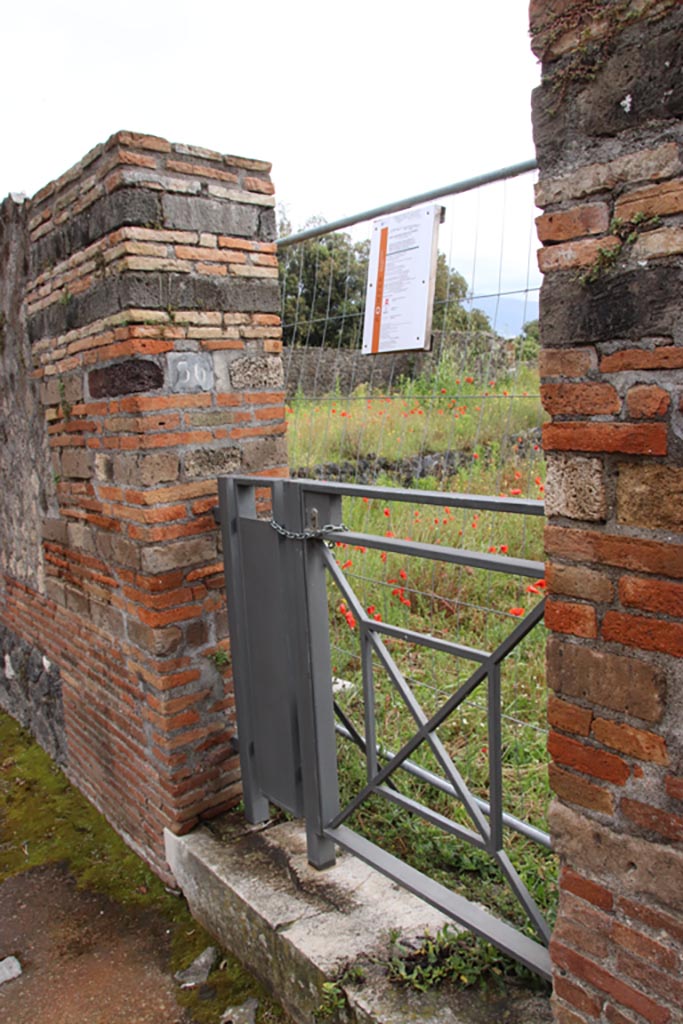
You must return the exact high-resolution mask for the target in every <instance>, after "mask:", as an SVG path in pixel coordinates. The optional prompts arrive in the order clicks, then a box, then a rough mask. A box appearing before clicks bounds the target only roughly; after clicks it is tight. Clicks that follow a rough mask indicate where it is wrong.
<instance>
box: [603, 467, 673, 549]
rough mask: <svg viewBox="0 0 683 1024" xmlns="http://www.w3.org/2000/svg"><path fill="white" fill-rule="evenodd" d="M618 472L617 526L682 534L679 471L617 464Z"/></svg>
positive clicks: (667, 468) (671, 468) (670, 468)
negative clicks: (638, 527)
mask: <svg viewBox="0 0 683 1024" xmlns="http://www.w3.org/2000/svg"><path fill="white" fill-rule="evenodd" d="M618 472H619V475H618V478H617V518H618V521H619V522H620V523H625V524H627V525H629V526H642V527H645V528H646V529H663V530H674V531H675V532H677V533H681V532H683V468H681V467H679V466H670V465H652V464H636V463H621V464H620V465H619V471H618Z"/></svg>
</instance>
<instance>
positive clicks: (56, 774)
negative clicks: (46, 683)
mask: <svg viewBox="0 0 683 1024" xmlns="http://www.w3.org/2000/svg"><path fill="white" fill-rule="evenodd" d="M55 863H64V864H66V865H67V866H68V868H69V871H70V872H71V874H72V875H73V876H74V878H75V879H76V882H77V884H78V886H79V887H80V888H84V889H90V890H93V891H95V892H98V893H102V894H103V895H105V896H108V897H109V898H110V899H112V900H114V901H115V902H116V903H118V904H120V905H122V906H124V907H131V908H132V907H144V908H147V909H148V910H153V911H156V912H158V913H160V914H163V915H164V917H165V918H166V919H167V920H168V922H169V928H170V930H171V955H170V961H169V964H168V968H169V971H170V972H174V971H177V970H180V969H182V968H185V967H187V966H188V965H189V964H190V963H191V962H192V961H193V960H194V958H195V957H196V956H198V955H199V953H201V952H202V950H203V949H205V948H206V947H207V946H210V945H215V942H214V940H213V939H212V938H211V936H210V935H209V934H208V933H207V932H206V931H204V929H203V928H202V927H201V926H200V925H199V924H197V922H196V921H194V919H193V918H192V916H191V915H190V913H189V910H188V909H187V904H186V903H185V900H184V899H182V898H179V897H178V896H174V895H172V894H171V893H169V892H168V891H167V890H166V888H165V887H164V885H163V883H162V882H161V881H160V880H159V879H158V878H157V877H156V875H154V874H153V872H152V871H151V870H150V869H149V868H148V867H147V865H146V864H145V863H144V862H143V861H142V860H140V858H139V857H137V856H136V854H134V853H133V852H132V851H131V850H130V849H129V848H128V847H127V846H126V844H125V843H124V842H123V840H122V839H121V838H120V837H119V836H118V835H117V834H116V832H114V830H113V829H112V828H111V827H110V826H109V825H108V824H107V822H106V821H105V819H104V818H103V817H102V815H101V814H99V813H98V812H97V811H96V810H95V809H94V807H92V806H91V804H89V803H88V801H87V800H85V798H84V797H83V796H82V795H81V794H80V793H79V792H78V791H77V790H76V789H75V788H74V787H73V786H72V785H70V783H69V782H68V780H67V778H66V776H65V775H64V773H63V772H62V771H60V769H59V768H58V767H57V766H56V765H55V764H54V763H53V762H52V761H51V760H50V758H49V757H48V755H47V754H46V753H45V752H44V751H43V750H42V749H41V748H40V747H39V746H38V745H37V744H36V743H34V742H33V740H32V739H31V737H30V736H29V734H28V733H27V732H25V731H24V730H23V729H21V728H20V727H19V726H18V725H17V724H16V722H14V721H13V719H11V718H10V717H9V716H7V715H5V714H2V713H0V884H1V883H2V882H3V881H5V880H6V879H7V878H10V877H11V876H12V875H17V874H19V873H21V872H23V871H27V870H29V869H30V868H35V867H40V866H42V865H45V864H55ZM249 996H255V997H256V999H258V1002H259V1010H258V1012H257V1015H256V1020H257V1022H258V1024H271V1022H275V1021H283V1022H284V1021H286V1020H287V1019H288V1018H287V1017H286V1015H285V1013H284V1011H283V1010H282V1009H281V1008H280V1007H279V1006H278V1005H277V1004H276V1003H275V1002H274V1001H273V1000H272V999H271V998H270V997H269V996H268V995H267V993H266V992H265V990H264V989H263V988H262V987H261V985H260V984H259V983H258V982H257V981H256V980H255V979H254V978H252V977H251V975H250V974H248V972H247V971H245V970H244V968H243V967H242V966H241V964H240V963H239V961H237V960H236V959H235V958H234V957H232V956H230V955H229V954H227V953H223V954H222V959H221V962H220V965H219V966H218V967H217V968H216V969H215V970H214V971H213V972H212V973H211V975H210V977H209V980H208V982H207V983H206V985H204V986H202V987H201V988H199V989H185V990H181V989H179V990H178V994H177V999H178V1004H179V1005H180V1006H183V1007H184V1008H185V1009H186V1010H188V1012H189V1013H190V1015H191V1016H192V1019H193V1020H194V1021H195V1022H196V1024H216V1022H217V1021H218V1020H219V1019H220V1016H221V1014H222V1013H223V1012H224V1010H225V1009H226V1007H227V1006H230V1005H233V1006H236V1005H239V1004H240V1003H242V1002H244V1001H245V1000H246V999H247V998H248V997H249Z"/></svg>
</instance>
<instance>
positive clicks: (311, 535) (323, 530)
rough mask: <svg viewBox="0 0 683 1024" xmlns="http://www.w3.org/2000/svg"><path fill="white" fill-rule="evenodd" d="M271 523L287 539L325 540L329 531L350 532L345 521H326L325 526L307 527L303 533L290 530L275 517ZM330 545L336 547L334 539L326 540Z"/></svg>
mask: <svg viewBox="0 0 683 1024" xmlns="http://www.w3.org/2000/svg"><path fill="white" fill-rule="evenodd" d="M270 525H271V526H272V527H273V529H274V530H275V532H276V533H279V534H280V536H281V537H286V538H287V540H323V541H324V540H325V536H326V534H328V533H348V532H349V528H348V526H345V525H344V523H326V524H325V526H319V527H318V528H317V529H315V530H314V529H313V528H310V529H306V530H303V531H302V532H301V533H297V532H296V531H295V530H288V529H287V527H286V526H283V525H282V524H281V523H278V522H276V521H275V520H274V519H271V520H270ZM325 543H326V544H327V545H328V546H329V547H334V541H325Z"/></svg>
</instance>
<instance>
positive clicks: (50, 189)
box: [0, 132, 287, 872]
mask: <svg viewBox="0 0 683 1024" xmlns="http://www.w3.org/2000/svg"><path fill="white" fill-rule="evenodd" d="M269 169H270V165H269V164H266V163H263V162H261V161H254V160H244V159H241V158H237V157H231V156H222V155H221V154H218V153H213V152H210V151H208V150H204V149H198V148H195V147H189V146H179V145H170V144H169V143H168V142H166V141H165V140H163V139H159V138H153V137H149V136H143V135H133V134H130V133H127V132H121V133H119V134H117V135H115V136H113V137H112V138H111V139H110V140H109V141H108V142H107V143H106V144H105V145H103V146H98V147H97V148H96V149H94V150H93V151H92V152H91V153H89V154H88V155H87V156H86V157H85V158H84V159H83V160H82V161H81V162H80V163H79V164H78V165H77V166H76V167H75V168H73V169H72V170H71V171H69V172H68V173H67V174H66V175H64V176H63V177H62V178H60V179H59V180H57V181H55V182H53V183H52V184H50V185H48V186H47V187H46V188H45V189H43V190H42V191H41V192H39V193H38V194H37V195H36V196H35V197H34V199H33V200H30V201H27V203H26V204H24V206H25V210H24V216H25V218H26V223H27V230H28V232H29V257H30V259H29V262H30V266H29V281H28V285H27V291H26V294H25V302H24V312H25V317H26V322H27V325H28V333H29V337H30V342H31V346H32V359H33V364H34V374H33V375H34V378H35V379H36V380H37V382H38V384H39V388H40V395H41V398H42V404H43V407H44V410H45V416H46V420H47V433H48V436H49V447H50V451H51V452H52V460H53V466H52V469H53V472H54V480H55V481H56V499H57V502H58V508H55V509H54V510H53V511H52V512H51V513H50V514H49V515H48V516H47V517H44V523H43V538H44V550H43V565H44V574H43V578H44V586H40V585H37V584H36V580H39V579H40V578H41V577H40V573H38V572H35V571H34V572H33V573H32V575H31V577H30V578H29V577H22V576H21V574H18V573H13V572H12V571H9V572H8V573H7V575H6V577H5V581H4V582H5V591H4V600H3V602H2V607H0V612H1V613H2V619H3V621H4V623H5V624H6V625H7V626H9V628H10V629H11V630H12V631H13V633H14V634H15V635H18V636H20V637H23V638H24V639H25V640H28V641H30V642H31V643H32V644H34V645H35V646H36V647H37V648H38V650H39V651H41V652H43V653H45V654H46V655H47V657H48V659H49V660H50V661H54V662H55V663H56V664H57V665H58V666H59V668H60V671H61V676H62V699H63V712H64V729H65V743H66V750H67V754H66V766H67V770H68V772H69V774H70V776H71V777H72V778H73V779H74V781H76V782H77V784H78V785H79V786H80V787H81V788H82V789H83V790H84V792H85V793H86V794H87V795H88V796H89V797H90V798H91V799H92V800H93V801H94V803H95V804H96V805H97V806H98V807H100V808H101V809H102V810H103V811H104V813H105V814H106V815H107V817H108V818H109V820H110V821H111V822H112V823H113V824H114V825H115V826H116V827H117V828H118V829H119V831H121V832H122V833H123V834H124V835H125V836H126V837H127V838H128V840H129V841H130V842H131V844H132V845H133V846H134V847H136V848H137V849H138V850H140V851H141V852H142V853H143V855H144V856H146V857H147V859H148V860H149V861H150V862H151V863H152V864H153V865H154V866H155V867H156V868H157V870H160V871H162V872H163V871H164V861H163V840H162V831H163V827H164V826H168V827H170V828H171V829H173V830H175V831H178V832H181V831H185V830H187V829H189V828H191V827H192V826H193V825H194V824H195V823H196V822H197V821H198V820H199V819H200V818H201V817H203V816H207V815H211V814H215V813H217V812H218V811H220V810H222V809H225V808H226V807H227V806H229V805H230V804H231V803H234V802H235V801H236V799H237V798H238V795H239V778H238V761H237V758H236V757H235V754H234V751H233V749H232V746H231V737H232V734H233V731H234V722H233V700H232V687H231V682H230V676H229V671H223V672H220V671H218V669H217V667H216V665H215V664H214V662H213V661H212V660H211V658H210V657H209V656H210V655H211V654H212V653H213V652H215V651H216V650H217V649H218V648H220V647H222V648H225V649H226V650H228V649H229V648H228V642H227V640H226V635H227V617H226V611H225V602H224V593H223V577H222V572H223V564H222V554H221V551H220V549H219V534H218V531H217V529H216V524H215V522H214V518H213V515H212V507H213V506H214V505H215V504H216V502H217V487H216V476H217V474H219V473H224V472H231V471H243V472H248V473H254V472H257V473H259V472H262V473H268V474H271V475H278V474H281V475H282V474H284V473H285V472H286V461H287V460H286V450H285V442H284V436H283V435H284V429H285V427H284V399H283V393H282V384H283V377H282V366H281V355H280V350H281V341H280V328H279V316H278V309H279V296H278V288H277V262H276V256H275V246H274V243H273V239H274V233H275V222H274V210H273V206H274V197H273V186H272V184H271V182H270V179H269V176H268V172H269ZM48 490H49V489H48ZM53 490H54V484H53ZM10 570H11V566H10ZM41 591H42V592H41ZM14 674H15V675H16V673H14Z"/></svg>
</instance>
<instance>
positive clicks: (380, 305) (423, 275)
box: [362, 205, 443, 355]
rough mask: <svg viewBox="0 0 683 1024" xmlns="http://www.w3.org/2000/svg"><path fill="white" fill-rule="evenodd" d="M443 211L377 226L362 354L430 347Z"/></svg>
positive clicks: (426, 209)
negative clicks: (439, 232)
mask: <svg viewBox="0 0 683 1024" xmlns="http://www.w3.org/2000/svg"><path fill="white" fill-rule="evenodd" d="M442 215H443V209H442V207H441V206H436V205H432V206H419V207H417V208H416V209H413V210H405V211H404V212H403V213H393V214H390V215H389V216H388V217H381V218H379V219H378V220H376V221H373V225H372V239H371V242H370V267H369V271H368V289H367V293H366V296H365V321H364V325H363V349H362V351H363V354H364V355H372V354H376V353H378V352H402V351H407V350H409V349H427V348H429V347H430V345H431V333H432V305H433V303H434V285H435V281H436V259H437V244H438V230H439V224H440V222H441V218H442Z"/></svg>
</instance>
